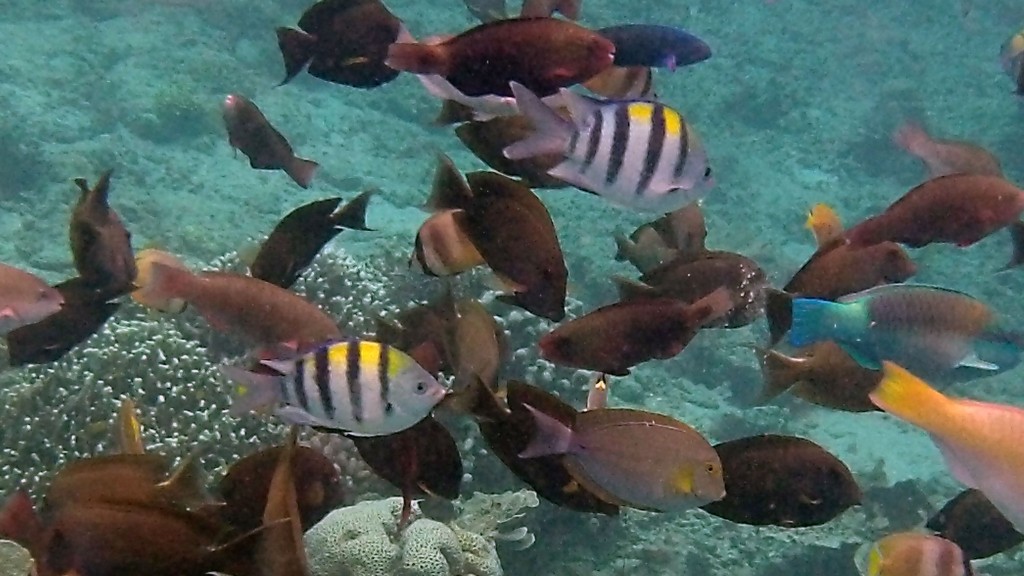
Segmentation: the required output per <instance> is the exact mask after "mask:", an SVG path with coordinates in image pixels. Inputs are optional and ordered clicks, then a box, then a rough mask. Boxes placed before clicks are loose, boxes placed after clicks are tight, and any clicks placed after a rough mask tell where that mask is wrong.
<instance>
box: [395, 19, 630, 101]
mask: <svg viewBox="0 0 1024 576" xmlns="http://www.w3.org/2000/svg"><path fill="white" fill-rule="evenodd" d="M614 53H615V45H614V44H612V43H611V42H610V41H609V40H607V39H605V38H604V37H602V36H601V35H599V34H597V33H596V32H594V31H592V30H588V29H586V28H583V27H582V26H579V25H576V24H573V23H572V22H568V21H565V20H559V19H555V18H513V19H509V20H497V21H494V22H490V23H487V24H481V25H479V26H477V27H475V28H472V29H470V30H468V31H466V32H464V33H462V34H459V35H458V36H455V37H453V38H451V39H449V40H446V41H444V42H441V43H439V44H417V43H406V42H400V43H396V44H392V45H391V47H390V48H389V49H388V57H387V60H386V61H385V63H386V64H387V65H388V66H391V67H392V68H395V69H396V70H403V71H406V72H412V73H414V74H437V75H440V76H443V77H444V78H445V79H447V80H448V82H450V83H451V84H452V85H453V86H454V87H455V88H456V89H457V90H459V91H460V92H462V93H463V94H465V95H467V96H484V95H489V94H494V95H498V96H512V89H511V88H510V87H509V82H512V81H515V82H518V83H520V84H522V85H524V86H526V87H527V88H529V89H530V90H531V91H532V92H534V93H535V94H537V95H538V96H541V97H543V96H549V95H551V94H554V93H556V92H558V90H559V89H560V88H563V87H566V86H572V85H573V84H576V83H579V82H583V81H585V80H588V79H590V78H591V77H593V76H595V75H596V74H598V73H599V72H601V71H602V70H604V69H605V68H608V67H609V66H611V64H612V61H613V60H614V56H615V54H614Z"/></svg>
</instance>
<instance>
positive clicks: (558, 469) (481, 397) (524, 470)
mask: <svg viewBox="0 0 1024 576" xmlns="http://www.w3.org/2000/svg"><path fill="white" fill-rule="evenodd" d="M477 383H478V384H480V385H479V386H475V387H474V388H473V390H474V391H475V392H476V393H477V403H476V406H475V408H474V410H473V411H474V415H475V416H476V419H477V425H478V426H479V427H480V434H481V435H482V436H483V437H484V441H485V442H487V447H488V448H489V449H490V450H491V452H493V453H494V454H495V455H496V456H497V457H498V459H500V460H501V461H502V463H504V464H505V466H506V467H507V468H508V469H509V470H511V471H512V473H513V474H515V475H516V476H517V477H518V478H519V479H520V480H522V481H523V482H526V483H527V484H528V485H529V486H530V487H531V488H533V489H534V490H536V491H537V495H538V496H540V497H541V498H543V499H545V500H547V501H548V502H551V503H552V504H555V505H558V506H562V507H564V508H569V509H570V510H577V511H580V512H593V513H597V514H608V515H616V514H618V513H619V507H618V506H617V505H615V504H610V503H608V502H605V501H604V500H601V499H600V498H598V497H597V496H596V495H594V494H593V493H592V492H589V491H588V490H587V489H585V488H583V487H582V486H581V485H580V484H579V482H577V481H576V480H575V479H574V478H573V477H572V475H570V474H569V471H568V470H567V469H566V467H565V463H564V462H563V458H562V457H561V456H540V457H537V458H520V457H519V453H520V452H522V451H523V450H525V449H526V447H527V446H528V445H529V444H530V440H531V439H532V438H533V435H534V434H535V422H534V418H533V416H532V415H531V414H530V412H529V410H528V409H527V408H526V407H525V406H524V405H525V404H528V405H530V406H532V407H533V408H534V409H536V410H540V411H542V412H544V413H545V414H547V415H549V416H551V417H552V418H555V419H557V420H558V421H560V422H562V423H563V424H565V425H567V426H571V425H572V424H573V422H574V421H575V418H576V409H575V408H573V407H572V406H570V405H568V404H566V403H565V402H563V401H561V400H560V399H559V398H558V397H557V396H555V395H553V394H552V393H550V392H547V391H545V390H543V389H541V388H538V387H536V386H531V385H530V384H526V383H524V382H517V381H510V382H508V384H507V388H506V394H505V401H506V402H507V406H506V405H505V404H504V403H501V402H500V401H499V400H498V399H497V398H496V397H495V396H494V393H493V392H492V391H491V390H490V389H488V388H487V387H486V386H484V385H483V384H482V383H480V382H479V381H477Z"/></svg>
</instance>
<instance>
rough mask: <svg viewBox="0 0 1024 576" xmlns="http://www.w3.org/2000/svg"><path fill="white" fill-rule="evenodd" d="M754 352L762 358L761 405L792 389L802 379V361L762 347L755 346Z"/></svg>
mask: <svg viewBox="0 0 1024 576" xmlns="http://www.w3.org/2000/svg"><path fill="white" fill-rule="evenodd" d="M754 351H755V352H757V355H758V356H759V357H760V358H761V374H762V376H763V377H764V388H763V389H762V390H761V396H760V398H759V403H761V404H765V403H767V402H768V401H770V400H772V399H773V398H775V397H777V396H779V395H780V394H782V393H783V392H785V391H787V390H789V389H790V388H792V387H793V384H795V383H796V382H797V381H798V380H799V379H800V360H799V359H797V358H791V357H789V356H786V355H785V354H783V353H782V352H779V351H778V350H772V349H770V348H762V347H760V346H754Z"/></svg>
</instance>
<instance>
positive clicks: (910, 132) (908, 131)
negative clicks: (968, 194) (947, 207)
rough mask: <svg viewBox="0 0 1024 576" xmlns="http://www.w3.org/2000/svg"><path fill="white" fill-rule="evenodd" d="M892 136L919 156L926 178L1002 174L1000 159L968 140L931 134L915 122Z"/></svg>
mask: <svg viewBox="0 0 1024 576" xmlns="http://www.w3.org/2000/svg"><path fill="white" fill-rule="evenodd" d="M893 140H895V141H896V143H897V144H899V145H900V147H901V148H903V149H904V150H906V151H907V152H910V153H911V154H913V155H914V156H917V157H918V158H920V159H921V162H923V163H924V165H925V168H927V169H928V177H929V178H938V177H939V176H945V175H947V174H979V175H987V176H998V177H1000V178H1001V177H1002V176H1003V169H1002V167H1001V166H1000V165H999V159H998V158H996V157H995V155H994V154H992V153H991V152H989V151H988V150H986V149H984V148H982V147H981V146H978V145H977V144H971V143H970V142H961V141H959V140H944V139H941V138H932V137H931V135H930V134H928V132H927V131H926V130H925V129H924V127H923V126H921V125H920V124H916V123H914V122H907V123H905V124H903V125H902V126H900V127H899V129H898V130H897V131H896V133H895V134H894V135H893Z"/></svg>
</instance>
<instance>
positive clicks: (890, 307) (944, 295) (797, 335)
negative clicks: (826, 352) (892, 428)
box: [788, 284, 1022, 374]
mask: <svg viewBox="0 0 1024 576" xmlns="http://www.w3.org/2000/svg"><path fill="white" fill-rule="evenodd" d="M824 340H833V341H835V342H836V343H837V344H839V345H840V346H841V347H842V348H843V349H844V350H846V352H848V353H849V354H850V355H851V356H852V357H853V358H854V359H855V360H857V362H859V363H860V364H861V365H862V366H864V367H866V368H873V369H877V368H878V367H879V365H880V362H881V361H882V360H890V361H892V362H897V363H900V364H901V365H904V366H907V367H908V368H911V367H912V368H911V369H913V370H917V371H919V372H922V373H928V374H940V373H942V372H946V371H949V370H952V369H954V368H956V367H958V366H969V367H973V368H978V369H982V370H997V369H999V367H1000V364H1004V365H1005V364H1010V363H1012V360H1013V359H1014V358H1016V357H1017V356H1018V355H1019V352H1020V349H1021V342H1022V340H1021V337H1020V335H1018V334H1015V333H1012V332H1008V331H1005V330H1003V329H1001V328H1000V327H999V325H998V322H997V318H996V315H995V314H994V313H993V312H992V310H991V309H989V307H988V306H986V305H985V304H984V303H982V302H981V301H979V300H977V299H975V298H972V297H971V296H969V295H967V294H964V293H962V292H957V291H955V290H949V289H946V288H939V287H935V286H928V285H923V284H889V285H884V286H877V287H875V288H870V289H868V290H864V291H863V292H858V293H856V294H851V295H849V296H844V297H842V298H840V299H839V300H838V301H836V302H831V301H828V300H817V299H813V298H796V299H795V300H793V326H792V328H791V329H790V331H789V337H788V341H789V343H790V344H791V345H793V346H798V347H799V346H807V345H809V344H814V343H815V342H821V341H824Z"/></svg>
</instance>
